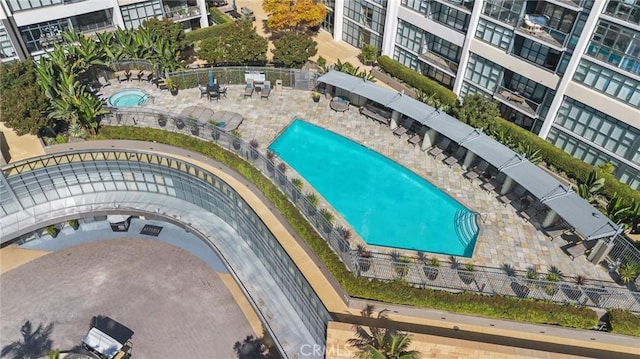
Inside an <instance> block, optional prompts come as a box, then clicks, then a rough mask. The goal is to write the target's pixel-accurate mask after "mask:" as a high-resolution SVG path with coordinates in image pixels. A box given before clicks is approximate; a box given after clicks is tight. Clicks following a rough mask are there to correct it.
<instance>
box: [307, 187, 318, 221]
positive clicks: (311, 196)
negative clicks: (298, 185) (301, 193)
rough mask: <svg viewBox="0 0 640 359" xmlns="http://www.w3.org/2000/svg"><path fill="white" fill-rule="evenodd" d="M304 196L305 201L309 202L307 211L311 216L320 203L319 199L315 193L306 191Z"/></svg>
mask: <svg viewBox="0 0 640 359" xmlns="http://www.w3.org/2000/svg"><path fill="white" fill-rule="evenodd" d="M306 197H307V202H309V204H308V206H307V213H308V214H309V215H311V216H313V215H315V214H316V208H318V203H320V200H319V199H318V196H316V195H315V193H308V194H307V195H306Z"/></svg>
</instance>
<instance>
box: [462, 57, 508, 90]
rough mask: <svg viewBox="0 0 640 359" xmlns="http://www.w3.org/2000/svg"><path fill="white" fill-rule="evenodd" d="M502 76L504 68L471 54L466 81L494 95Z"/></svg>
mask: <svg viewBox="0 0 640 359" xmlns="http://www.w3.org/2000/svg"><path fill="white" fill-rule="evenodd" d="M501 75H502V66H500V65H497V64H495V63H493V62H491V61H489V60H487V59H485V58H483V57H481V56H478V55H476V54H474V53H471V56H470V57H469V63H468V65H467V71H466V73H465V79H467V80H469V81H470V82H471V83H473V84H475V85H477V86H479V87H481V88H483V89H485V90H486V91H488V92H490V93H494V92H495V91H496V89H497V87H498V81H499V80H500V77H501Z"/></svg>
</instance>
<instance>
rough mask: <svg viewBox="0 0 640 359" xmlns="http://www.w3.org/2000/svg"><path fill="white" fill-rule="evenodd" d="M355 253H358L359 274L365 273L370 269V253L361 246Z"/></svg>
mask: <svg viewBox="0 0 640 359" xmlns="http://www.w3.org/2000/svg"><path fill="white" fill-rule="evenodd" d="M356 252H357V253H358V269H359V270H360V272H367V271H368V270H369V269H370V268H371V257H372V254H371V252H370V251H369V250H367V249H366V248H365V247H364V246H363V245H361V244H358V246H357V247H356Z"/></svg>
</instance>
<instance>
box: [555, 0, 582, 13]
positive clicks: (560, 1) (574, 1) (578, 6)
mask: <svg viewBox="0 0 640 359" xmlns="http://www.w3.org/2000/svg"><path fill="white" fill-rule="evenodd" d="M546 1H547V2H549V3H552V4H556V5H558V6H562V7H564V8H567V9H571V10H573V11H582V3H583V2H584V0H546Z"/></svg>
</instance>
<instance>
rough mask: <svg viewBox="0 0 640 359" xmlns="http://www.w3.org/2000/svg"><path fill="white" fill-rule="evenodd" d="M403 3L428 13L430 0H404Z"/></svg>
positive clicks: (412, 8) (422, 12) (407, 6)
mask: <svg viewBox="0 0 640 359" xmlns="http://www.w3.org/2000/svg"><path fill="white" fill-rule="evenodd" d="M401 4H402V6H404V7H406V8H408V9H411V10H414V11H417V12H419V13H421V14H424V15H427V4H428V1H426V0H402V1H401Z"/></svg>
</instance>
